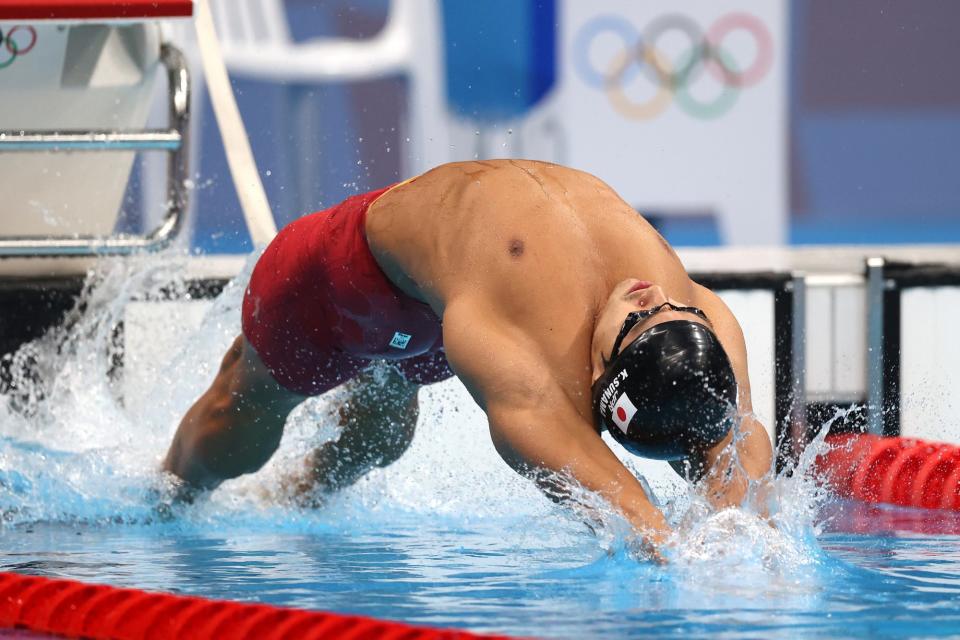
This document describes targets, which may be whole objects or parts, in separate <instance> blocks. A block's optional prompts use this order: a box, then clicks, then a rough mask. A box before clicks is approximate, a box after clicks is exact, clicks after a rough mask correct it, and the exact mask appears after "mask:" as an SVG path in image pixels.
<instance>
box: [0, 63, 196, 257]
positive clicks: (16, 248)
mask: <svg viewBox="0 0 960 640" xmlns="http://www.w3.org/2000/svg"><path fill="white" fill-rule="evenodd" d="M160 60H161V62H162V63H163V65H164V66H165V67H166V69H167V78H168V81H169V85H170V128H169V130H160V131H139V132H119V131H85V132H56V131H4V132H0V152H2V151H15V152H16V151H142V150H163V151H168V152H170V159H169V161H168V163H167V167H168V169H167V195H168V198H169V204H168V209H167V215H166V217H164V219H163V221H162V222H161V223H160V225H159V226H158V227H157V228H156V229H154V230H153V231H151V232H149V233H147V234H146V235H142V236H138V235H128V234H122V235H115V236H92V235H75V236H72V237H62V238H57V237H43V236H20V237H11V238H0V258H4V257H13V256H17V257H50V256H105V255H128V254H131V253H136V252H139V251H158V250H160V249H163V248H164V247H166V246H167V245H168V244H170V242H171V241H172V240H173V238H174V237H176V235H177V233H178V232H179V231H180V228H181V226H182V223H183V216H184V213H185V211H186V208H187V203H188V194H187V187H186V184H187V178H188V176H189V173H188V171H189V166H188V154H189V145H188V143H189V122H190V75H189V73H188V71H187V66H186V62H185V58H184V56H183V53H181V52H180V50H179V49H177V48H176V47H174V46H173V45H171V44H163V45H162V46H161V48H160Z"/></svg>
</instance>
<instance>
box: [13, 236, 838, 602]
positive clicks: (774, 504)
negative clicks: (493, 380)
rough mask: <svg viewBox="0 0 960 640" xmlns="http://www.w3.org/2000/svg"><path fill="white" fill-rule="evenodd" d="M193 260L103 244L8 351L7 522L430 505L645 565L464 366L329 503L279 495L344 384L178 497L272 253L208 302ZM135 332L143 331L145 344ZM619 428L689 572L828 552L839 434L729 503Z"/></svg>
mask: <svg viewBox="0 0 960 640" xmlns="http://www.w3.org/2000/svg"><path fill="white" fill-rule="evenodd" d="M187 260H188V258H187V257H186V256H182V255H177V254H167V255H164V256H161V257H146V258H135V259H132V260H122V261H121V260H116V261H114V260H104V261H101V262H100V263H98V265H97V267H96V268H95V269H94V270H93V271H92V272H91V273H90V274H89V276H88V278H87V282H86V284H85V287H84V290H83V294H82V295H81V297H80V299H79V301H78V303H77V305H76V306H75V308H74V309H73V310H71V311H70V312H69V313H68V314H67V317H66V319H65V320H64V322H63V323H62V324H61V325H60V326H58V327H56V328H54V329H52V330H51V331H50V332H48V333H47V334H46V335H45V336H43V337H42V338H40V339H39V340H36V341H34V342H32V343H30V344H27V345H24V346H23V347H22V348H21V349H20V350H19V351H18V352H17V353H15V354H12V355H11V356H8V357H7V359H6V365H7V367H8V368H9V371H10V374H11V377H12V384H11V386H10V387H11V388H10V389H8V390H7V391H6V392H5V393H3V394H2V395H0V514H2V518H0V527H9V526H25V525H31V524H35V523H38V522H54V523H56V522H69V523H87V524H97V525H109V526H112V525H114V524H118V523H119V524H122V525H123V526H147V527H161V528H162V527H172V528H178V527H179V528H184V527H186V528H200V529H203V528H204V527H223V526H230V527H233V528H246V529H253V530H269V531H288V532H299V533H309V532H311V531H320V530H329V529H330V528H331V527H332V528H337V529H343V528H347V529H351V528H354V529H363V528H367V527H380V528H382V527H384V526H389V523H390V522H392V521H394V520H395V519H396V518H397V516H398V514H417V515H418V517H424V518H430V519H431V522H434V523H438V522H439V523H446V524H445V525H444V526H449V527H450V528H451V530H453V531H455V530H456V529H457V528H458V527H470V526H472V525H474V524H477V523H483V524H485V525H489V524H490V523H501V522H502V523H505V525H504V531H505V533H504V538H503V540H501V542H502V543H503V544H504V545H507V546H511V545H513V546H514V547H518V548H519V547H523V546H524V545H530V544H536V545H552V546H554V547H556V548H558V549H559V548H574V547H577V548H581V550H582V549H583V548H587V549H593V550H594V551H595V553H596V554H597V555H596V557H597V558H607V560H604V561H603V562H611V561H612V562H615V563H621V562H622V563H628V564H631V565H636V560H637V558H638V556H640V555H642V554H638V552H637V549H636V548H634V547H632V546H631V543H630V540H631V537H632V536H631V531H630V527H629V526H628V525H627V523H626V522H625V521H624V520H623V519H622V518H621V517H619V516H618V515H617V514H616V513H615V512H613V511H612V510H611V509H610V507H609V506H608V505H606V504H605V503H604V502H603V501H602V500H600V499H599V498H598V497H596V496H595V495H592V494H589V492H586V491H582V490H580V492H579V493H578V495H577V500H578V502H579V503H580V504H581V505H582V506H583V507H584V508H585V509H586V510H588V511H590V513H591V515H590V517H589V518H588V520H589V521H590V522H591V526H592V528H593V530H594V533H591V532H590V531H589V529H588V527H585V526H584V525H583V520H582V519H581V517H580V515H575V514H574V513H573V512H571V510H569V509H564V508H560V507H557V506H555V505H553V504H552V503H550V502H549V501H547V500H544V499H543V497H542V496H541V495H540V493H539V491H538V490H537V489H536V488H535V487H534V486H533V484H532V483H530V482H529V481H527V480H524V479H522V478H520V477H519V476H517V475H516V474H515V473H514V472H513V471H511V470H510V469H509V468H508V467H507V466H506V465H505V464H504V463H503V462H502V461H501V460H500V459H499V457H498V456H497V454H496V452H495V451H494V449H493V446H492V444H491V442H490V438H489V434H488V431H487V428H486V424H485V418H484V416H483V414H482V413H481V412H480V410H479V409H478V408H477V406H476V405H475V404H474V403H473V402H472V400H470V398H469V396H468V395H467V393H466V391H465V390H464V389H463V387H462V386H461V385H459V384H458V383H455V382H448V383H442V384H440V385H435V386H433V387H431V388H428V389H425V390H424V391H423V392H422V393H421V415H422V418H421V422H420V425H419V426H418V431H417V435H416V437H415V438H414V442H413V444H412V446H411V448H410V450H409V451H408V452H407V454H406V455H405V456H404V457H403V458H401V460H400V461H399V462H397V463H396V464H394V465H392V466H390V467H389V468H386V469H380V470H376V471H374V472H372V473H370V474H369V475H368V476H366V477H365V478H363V479H362V480H361V481H360V482H358V483H357V484H356V485H355V486H353V487H351V488H349V489H347V490H345V491H343V492H341V493H340V494H338V495H337V496H335V497H333V498H332V499H330V500H329V502H328V504H327V506H326V507H325V508H324V509H322V510H318V511H305V510H302V509H299V508H297V507H296V506H294V505H292V504H290V503H289V502H288V501H284V500H279V499H278V497H280V493H281V492H279V491H278V490H277V487H278V486H279V484H280V482H281V481H282V479H283V478H284V477H285V476H287V475H289V474H290V473H291V472H292V471H294V470H296V469H297V468H298V465H301V464H302V461H303V458H304V455H305V454H306V453H307V452H308V451H309V450H310V449H311V448H313V447H315V446H318V445H319V444H321V443H323V442H325V441H327V440H330V439H331V438H335V437H337V433H338V431H337V424H336V419H335V408H336V406H337V402H338V399H337V396H336V394H332V395H329V396H328V397H325V398H321V399H314V400H311V401H308V402H306V403H304V404H303V405H302V406H301V407H300V408H298V410H297V411H296V413H295V414H294V415H293V416H292V417H291V420H290V421H289V423H288V426H287V429H286V433H285V436H284V441H283V443H282V445H281V448H280V451H279V452H278V453H277V455H275V456H274V458H273V459H272V460H271V462H270V463H269V464H268V465H267V466H266V467H265V468H264V469H263V470H262V471H261V472H260V473H258V474H255V475H252V476H246V477H243V478H240V479H237V480H234V481H230V482H227V483H225V484H224V486H223V487H221V489H219V490H218V491H216V492H214V493H213V494H212V495H211V496H209V497H208V498H206V499H203V500H201V501H200V502H199V503H198V504H196V505H192V506H183V507H177V508H175V509H174V510H173V511H171V510H170V509H169V508H167V507H165V506H164V505H163V504H162V501H161V500H159V498H158V496H161V495H162V493H163V478H162V475H161V474H160V473H159V465H160V460H161V458H162V456H163V455H164V454H165V452H166V448H167V446H168V445H169V442H170V440H171V438H172V434H173V432H174V430H175V429H176V426H177V423H178V421H179V419H180V417H181V416H182V415H183V412H184V411H185V410H186V408H187V407H188V406H189V405H190V403H191V402H192V401H193V400H194V399H195V398H196V397H197V396H198V395H199V394H200V393H201V392H202V391H203V389H204V388H205V387H206V385H208V384H209V381H210V380H211V379H212V377H213V375H214V371H215V369H216V367H217V366H218V363H219V360H220V358H221V357H222V354H223V353H224V352H225V350H226V348H227V346H228V345H229V344H230V342H231V341H232V340H233V338H234V337H235V336H236V335H237V334H238V332H239V307H240V303H241V300H242V294H243V291H244V288H245V286H246V282H247V280H248V279H249V273H250V271H251V269H252V265H253V264H254V261H255V256H254V257H251V259H250V260H249V261H248V262H247V264H246V266H245V268H244V269H243V270H242V272H241V273H240V274H239V275H238V276H237V277H236V278H235V279H234V280H233V281H232V282H231V283H229V284H228V285H227V287H226V288H225V290H224V292H223V293H222V294H221V295H220V296H219V298H218V299H217V300H216V301H215V302H214V303H213V304H212V305H209V306H208V307H207V308H205V309H203V310H202V313H201V312H198V308H202V306H203V305H202V303H198V302H196V301H194V300H192V298H191V296H190V293H189V291H190V289H189V286H188V282H187V269H186V263H187ZM160 300H162V301H164V302H163V305H162V310H161V311H160V312H157V310H156V309H157V308H161V305H156V304H153V303H151V302H150V301H160ZM198 305H199V307H198ZM198 314H199V316H200V317H199V322H197V317H198ZM161 325H162V326H165V327H180V326H184V327H185V326H191V325H193V326H194V327H195V328H194V329H192V330H190V331H183V332H179V331H174V332H172V333H173V337H172V338H171V337H170V335H169V334H170V333H171V332H170V331H167V334H168V335H167V337H166V338H164V339H162V340H161V339H160V338H157V337H155V334H157V333H158V331H159V329H160V328H162V327H161ZM131 341H132V342H133V343H136V342H137V341H139V343H138V344H139V346H138V349H139V352H138V351H137V349H134V348H133V346H136V345H134V344H132V343H131ZM145 345H146V346H145ZM146 347H150V348H146ZM144 353H146V354H147V355H144ZM121 360H122V361H123V366H120V363H121ZM607 442H608V444H609V445H610V446H611V447H612V448H613V449H614V450H615V451H616V452H617V454H618V455H619V456H620V457H621V459H622V460H623V461H624V462H625V464H627V465H628V467H629V468H631V470H633V471H634V472H635V473H636V474H637V475H642V476H645V477H646V478H647V480H649V485H650V494H651V496H652V497H653V498H654V499H655V500H658V501H659V502H660V503H662V505H663V507H664V510H665V512H666V514H667V516H668V519H669V521H670V522H671V524H672V525H673V526H674V528H675V531H676V533H675V535H674V539H673V540H672V542H671V546H670V548H669V550H668V551H667V552H666V553H667V556H668V557H669V559H670V560H671V565H672V566H673V567H674V568H673V569H672V570H673V571H674V572H676V575H687V576H688V577H689V576H696V577H695V578H690V579H695V580H698V581H702V582H704V583H709V582H710V581H711V580H712V581H715V582H717V581H719V583H721V584H723V585H726V587H727V588H734V587H735V586H736V584H735V583H738V581H739V584H751V580H745V579H744V577H743V576H744V575H748V576H753V582H752V584H757V583H760V582H763V581H764V580H766V581H769V580H770V579H772V578H771V577H772V576H773V577H777V576H779V577H781V578H782V577H783V576H786V575H795V574H797V573H798V572H802V571H804V570H806V569H809V568H815V567H816V566H817V564H818V563H820V562H821V560H822V555H821V554H820V551H819V548H818V546H817V544H816V533H817V530H816V526H815V521H816V515H817V513H818V511H819V509H820V506H821V505H822V504H823V501H824V500H825V496H826V494H825V492H824V490H823V489H822V487H820V486H819V485H818V484H817V483H816V482H815V481H814V479H813V478H812V469H813V461H814V459H815V457H816V455H817V453H818V452H820V451H822V450H823V447H824V444H823V435H822V434H821V435H820V436H818V438H817V439H816V440H814V442H813V443H812V444H811V445H810V446H808V447H807V449H806V450H805V451H804V453H803V455H802V456H801V457H800V460H799V461H798V463H797V464H796V465H795V467H793V468H792V469H790V473H784V474H781V475H779V476H776V477H770V478H768V479H767V481H768V482H767V484H768V489H767V490H766V491H765V492H759V491H751V492H750V494H749V496H748V499H747V500H746V502H745V504H744V505H742V506H740V507H737V508H729V509H724V510H720V511H717V510H716V509H713V508H712V507H711V506H710V505H709V503H708V502H707V501H706V499H705V498H704V497H703V495H702V493H701V492H700V491H699V490H697V489H696V488H692V487H689V486H688V485H686V484H685V483H684V482H682V481H681V480H680V479H679V478H678V477H677V476H676V475H675V474H674V473H673V472H672V471H671V470H669V469H668V468H666V466H665V465H663V464H651V463H648V462H644V461H639V460H637V459H634V458H632V457H630V456H629V454H627V453H626V452H625V451H623V450H622V449H620V448H619V445H617V444H616V443H615V442H613V441H612V440H610V439H607ZM734 460H735V456H734ZM579 511H580V514H581V515H582V513H583V509H580V510H579ZM400 519H403V518H402V517H401V518H400ZM507 523H508V525H509V530H510V531H514V533H509V534H508V533H507V530H508V528H507ZM584 545H586V546H585V547H584ZM598 561H599V560H598ZM734 569H735V570H736V571H734ZM811 570H812V569H811Z"/></svg>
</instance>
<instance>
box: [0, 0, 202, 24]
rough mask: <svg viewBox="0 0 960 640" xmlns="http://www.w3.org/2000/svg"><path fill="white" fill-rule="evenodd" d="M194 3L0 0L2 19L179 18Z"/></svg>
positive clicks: (190, 11)
mask: <svg viewBox="0 0 960 640" xmlns="http://www.w3.org/2000/svg"><path fill="white" fill-rule="evenodd" d="M192 15H193V0H0V20H83V19H88V20H92V19H116V20H119V19H133V18H176V17H187V16H192Z"/></svg>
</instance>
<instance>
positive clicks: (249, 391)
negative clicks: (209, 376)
mask: <svg viewBox="0 0 960 640" xmlns="http://www.w3.org/2000/svg"><path fill="white" fill-rule="evenodd" d="M305 399H306V398H305V397H304V396H301V395H299V394H296V393H293V392H291V391H289V390H287V389H285V388H284V387H282V386H280V385H279V384H278V383H277V382H276V381H275V380H274V379H273V377H272V376H271V375H270V372H269V371H268V370H267V368H266V366H265V365H264V364H263V362H261V361H260V358H259V357H258V356H257V354H256V352H255V351H254V350H253V348H252V347H251V346H250V344H249V343H247V341H246V340H244V338H243V336H239V337H237V339H236V340H234V342H233V344H232V345H231V346H230V348H229V349H228V350H227V353H226V355H225V356H224V357H223V361H222V362H221V364H220V369H219V371H218V372H217V375H216V378H214V381H213V384H211V385H210V388H209V389H207V391H206V392H205V393H204V394H203V395H202V396H200V398H199V399H197V401H196V402H195V403H194V404H193V406H192V407H190V410H189V411H187V413H186V415H185V416H184V417H183V419H182V420H181V421H180V426H179V427H178V429H177V433H176V435H175V436H174V438H173V442H172V443H171V445H170V450H169V451H168V453H167V457H166V459H165V460H164V462H163V468H164V469H165V470H166V471H169V472H171V473H173V474H174V475H176V476H178V477H179V478H181V479H182V480H183V481H184V483H185V484H184V497H189V495H190V494H191V493H192V492H193V491H196V490H204V489H213V488H215V487H216V486H217V485H219V484H220V483H221V482H223V481H224V480H227V479H229V478H235V477H237V476H239V475H242V474H244V473H252V472H254V471H256V470H258V469H259V468H260V467H262V466H263V465H264V464H265V463H266V462H267V460H269V459H270V456H272V455H273V453H274V451H276V450H277V447H278V446H279V444H280V437H281V436H282V435H283V425H284V423H285V422H286V420H287V416H288V415H289V414H290V412H291V411H292V410H293V409H294V408H295V407H296V406H297V405H298V404H300V403H301V402H303V400H305Z"/></svg>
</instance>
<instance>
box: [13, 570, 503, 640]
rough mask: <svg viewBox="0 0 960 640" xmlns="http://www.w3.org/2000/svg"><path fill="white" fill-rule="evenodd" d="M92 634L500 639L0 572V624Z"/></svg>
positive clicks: (107, 639) (141, 639)
mask: <svg viewBox="0 0 960 640" xmlns="http://www.w3.org/2000/svg"><path fill="white" fill-rule="evenodd" d="M3 628H15V629H27V630H30V631H36V632H41V633H49V634H54V635H58V636H65V637H68V638H81V637H82V638H97V639H98V640H163V639H165V638H176V639H178V640H205V639H210V638H216V639H217V640H287V639H289V640H293V639H296V640H319V639H320V638H325V639H329V638H337V639H338V640H452V639H454V638H456V639H459V640H470V639H472V638H478V639H479V638H489V639H494V638H499V639H501V640H508V639H507V638H505V637H504V636H479V635H475V634H472V633H468V632H466V631H455V630H448V629H432V628H428V627H414V626H412V625H407V624H403V623H399V622H389V621H385V620H377V619H374V618H365V617H361V616H351V615H340V614H337V613H326V612H318V611H317V612H315V611H304V610H299V609H287V608H283V607H273V606H269V605H263V604H245V603H241V602H230V601H224V600H207V599H205V598H198V597H192V596H177V595H172V594H169V593H151V592H146V591H139V590H137V589H119V588H117V587H111V586H106V585H93V584H86V583H83V582H75V581H73V580H54V579H50V578H40V577H37V576H24V575H20V574H16V573H0V629H3Z"/></svg>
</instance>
